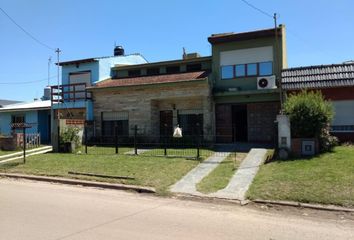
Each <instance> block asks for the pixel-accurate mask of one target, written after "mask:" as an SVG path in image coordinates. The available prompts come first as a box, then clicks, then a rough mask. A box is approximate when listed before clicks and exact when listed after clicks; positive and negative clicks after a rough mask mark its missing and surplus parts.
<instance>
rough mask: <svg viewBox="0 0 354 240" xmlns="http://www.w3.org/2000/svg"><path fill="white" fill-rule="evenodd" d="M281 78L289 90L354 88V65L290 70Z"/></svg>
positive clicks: (284, 86)
mask: <svg viewBox="0 0 354 240" xmlns="http://www.w3.org/2000/svg"><path fill="white" fill-rule="evenodd" d="M281 76H282V86H283V88H284V89H289V90H292V89H293V90H296V89H302V88H311V89H312V88H329V87H347V86H354V63H349V64H332V65H319V66H309V67H299V68H289V69H285V70H283V71H282V74H281Z"/></svg>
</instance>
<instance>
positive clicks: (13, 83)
mask: <svg viewBox="0 0 354 240" xmlns="http://www.w3.org/2000/svg"><path fill="white" fill-rule="evenodd" d="M56 77H57V76H56V75H55V76H51V77H50V78H49V79H52V78H56ZM44 81H48V77H47V78H44V79H41V80H35V81H26V82H0V84H3V85H17V84H30V83H39V82H44Z"/></svg>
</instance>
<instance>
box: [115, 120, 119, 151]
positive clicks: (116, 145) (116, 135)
mask: <svg viewBox="0 0 354 240" xmlns="http://www.w3.org/2000/svg"><path fill="white" fill-rule="evenodd" d="M114 142H115V144H114V145H115V148H116V154H118V126H117V123H116V124H115V126H114Z"/></svg>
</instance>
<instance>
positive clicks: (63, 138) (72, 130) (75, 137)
mask: <svg viewBox="0 0 354 240" xmlns="http://www.w3.org/2000/svg"><path fill="white" fill-rule="evenodd" d="M79 132H80V129H79V128H77V127H71V126H67V127H65V128H64V129H63V130H62V131H61V132H60V143H61V144H63V143H69V142H74V143H75V144H76V146H79V145H80V137H79Z"/></svg>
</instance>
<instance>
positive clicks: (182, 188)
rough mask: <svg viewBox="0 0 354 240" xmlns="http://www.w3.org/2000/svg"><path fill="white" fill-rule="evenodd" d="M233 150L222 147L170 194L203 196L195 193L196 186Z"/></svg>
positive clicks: (191, 172) (181, 181)
mask: <svg viewBox="0 0 354 240" xmlns="http://www.w3.org/2000/svg"><path fill="white" fill-rule="evenodd" d="M233 150H234V146H223V147H222V148H221V149H220V150H219V151H217V152H215V153H214V154H213V156H211V157H209V158H208V159H206V160H205V161H203V162H201V163H200V164H199V165H198V166H197V167H195V168H194V169H192V170H191V171H190V172H189V173H187V175H185V176H184V177H183V178H182V179H181V180H179V181H178V182H177V183H175V184H174V185H173V186H172V187H171V192H174V193H184V194H192V195H197V196H205V194H202V193H200V192H198V191H197V188H196V185H197V184H198V183H199V182H200V181H201V180H202V179H203V178H204V177H206V176H208V174H209V173H211V172H212V171H213V170H214V169H215V168H216V167H217V166H218V165H219V163H220V162H222V161H223V160H224V159H225V158H227V156H229V154H230V153H231V152H232V151H233Z"/></svg>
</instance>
